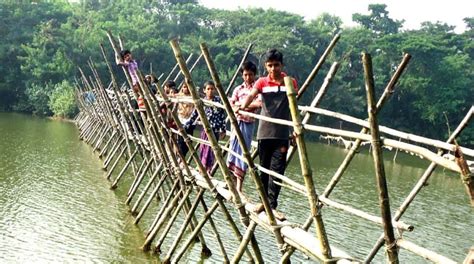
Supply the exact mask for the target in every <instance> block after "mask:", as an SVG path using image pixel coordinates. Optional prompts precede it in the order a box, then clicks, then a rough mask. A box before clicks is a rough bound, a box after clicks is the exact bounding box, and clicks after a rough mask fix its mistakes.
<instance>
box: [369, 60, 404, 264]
mask: <svg viewBox="0 0 474 264" xmlns="http://www.w3.org/2000/svg"><path fill="white" fill-rule="evenodd" d="M362 62H363V65H364V79H365V89H366V92H367V108H368V109H367V112H368V114H369V122H370V134H371V136H372V141H371V144H372V156H373V158H374V165H375V175H376V178H377V185H378V186H377V187H378V192H379V203H380V211H381V215H382V220H383V223H384V233H385V245H386V248H387V249H386V250H387V253H388V261H389V262H390V263H398V250H397V245H396V243H395V235H394V232H393V226H392V217H391V213H390V203H389V197H388V189H387V182H386V179H385V169H384V165H383V157H382V149H381V147H382V142H381V140H380V135H379V129H378V123H377V116H376V114H377V108H376V105H375V100H374V97H375V96H374V78H373V75H372V74H373V71H372V59H371V57H370V55H369V54H367V53H363V54H362Z"/></svg>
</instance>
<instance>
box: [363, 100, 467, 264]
mask: <svg viewBox="0 0 474 264" xmlns="http://www.w3.org/2000/svg"><path fill="white" fill-rule="evenodd" d="M473 115H474V107H471V109H470V110H469V111H468V113H467V114H466V115H465V116H464V118H463V119H462V121H461V122H460V123H459V125H458V126H457V127H456V129H455V130H454V131H453V133H452V134H451V136H450V137H449V138H448V140H446V142H447V143H451V142H453V141H454V139H455V138H456V137H458V136H459V134H460V133H461V132H462V131H463V130H464V128H465V127H466V126H467V125H468V123H469V121H470V119H471V117H472V116H473ZM443 153H444V151H442V150H440V151H438V155H442V154H443ZM436 167H437V164H436V163H434V162H431V164H430V165H429V166H428V168H427V169H426V170H425V172H424V173H423V175H422V176H421V177H420V179H419V180H418V182H417V183H416V184H415V186H414V187H413V189H412V190H411V192H410V193H409V194H408V196H407V197H406V198H405V200H404V201H403V203H402V204H401V205H400V206H399V208H398V210H397V211H395V215H394V216H393V219H394V220H395V221H397V220H399V219H400V218H401V217H402V215H403V214H404V213H405V211H406V210H407V209H408V207H409V206H410V204H411V202H412V201H413V200H414V199H415V197H416V195H417V194H418V193H419V192H420V191H421V189H422V188H423V187H424V186H426V182H427V181H428V180H429V178H430V177H431V175H432V173H433V172H434V170H435V169H436ZM383 242H384V236H383V234H382V235H381V236H380V237H379V239H378V240H377V242H376V243H375V245H374V247H373V248H372V249H371V251H370V252H369V254H368V255H367V256H366V258H365V260H364V262H370V261H372V259H373V258H374V257H375V255H376V254H377V252H378V251H379V249H380V248H381V247H382V245H383Z"/></svg>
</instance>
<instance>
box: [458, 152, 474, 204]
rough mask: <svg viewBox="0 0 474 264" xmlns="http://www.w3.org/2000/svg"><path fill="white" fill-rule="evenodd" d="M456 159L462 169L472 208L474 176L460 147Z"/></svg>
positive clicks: (473, 202)
mask: <svg viewBox="0 0 474 264" xmlns="http://www.w3.org/2000/svg"><path fill="white" fill-rule="evenodd" d="M454 157H455V159H456V163H457V164H458V166H459V168H461V181H462V183H463V184H464V186H465V187H466V192H467V195H468V196H469V200H470V202H471V206H474V174H473V173H472V172H471V171H470V170H469V166H468V165H467V162H466V159H465V158H464V155H463V153H462V150H461V148H460V147H459V146H457V147H456V150H455V151H454Z"/></svg>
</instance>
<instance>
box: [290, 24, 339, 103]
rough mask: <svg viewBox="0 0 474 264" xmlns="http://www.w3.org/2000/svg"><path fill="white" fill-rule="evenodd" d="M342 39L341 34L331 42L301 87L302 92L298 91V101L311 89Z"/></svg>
mask: <svg viewBox="0 0 474 264" xmlns="http://www.w3.org/2000/svg"><path fill="white" fill-rule="evenodd" d="M340 37H341V34H339V33H338V34H336V35H335V36H334V38H333V39H332V40H331V42H330V43H329V45H328V47H327V48H326V50H325V51H324V53H323V55H321V57H320V58H319V60H318V62H317V63H316V66H315V67H314V68H313V70H312V71H311V73H310V74H309V75H308V78H306V81H305V82H304V83H303V85H302V86H301V88H300V90H299V91H298V95H297V96H296V99H300V97H301V96H303V93H304V92H305V91H306V89H307V88H308V87H309V84H310V83H311V82H312V81H313V79H314V78H315V77H316V75H317V74H318V72H319V70H320V69H321V67H322V66H323V64H324V62H325V61H326V58H327V57H328V56H329V54H330V53H331V51H332V49H333V48H334V47H335V46H336V43H337V41H338V40H339V38H340Z"/></svg>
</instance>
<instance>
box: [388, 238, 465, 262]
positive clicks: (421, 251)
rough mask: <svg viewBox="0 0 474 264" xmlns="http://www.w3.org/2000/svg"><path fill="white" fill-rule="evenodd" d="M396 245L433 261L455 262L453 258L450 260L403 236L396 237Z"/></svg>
mask: <svg viewBox="0 0 474 264" xmlns="http://www.w3.org/2000/svg"><path fill="white" fill-rule="evenodd" d="M397 246H399V247H400V248H404V249H406V250H408V251H411V252H413V253H415V254H417V255H419V256H422V257H423V258H425V259H427V260H430V261H433V262H434V263H442V264H455V263H457V262H456V261H454V260H451V259H449V258H447V257H445V256H441V255H440V254H438V253H436V252H433V251H431V250H428V249H426V248H423V247H420V246H418V245H416V244H414V243H412V242H410V241H407V240H405V239H403V238H400V239H397Z"/></svg>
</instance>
